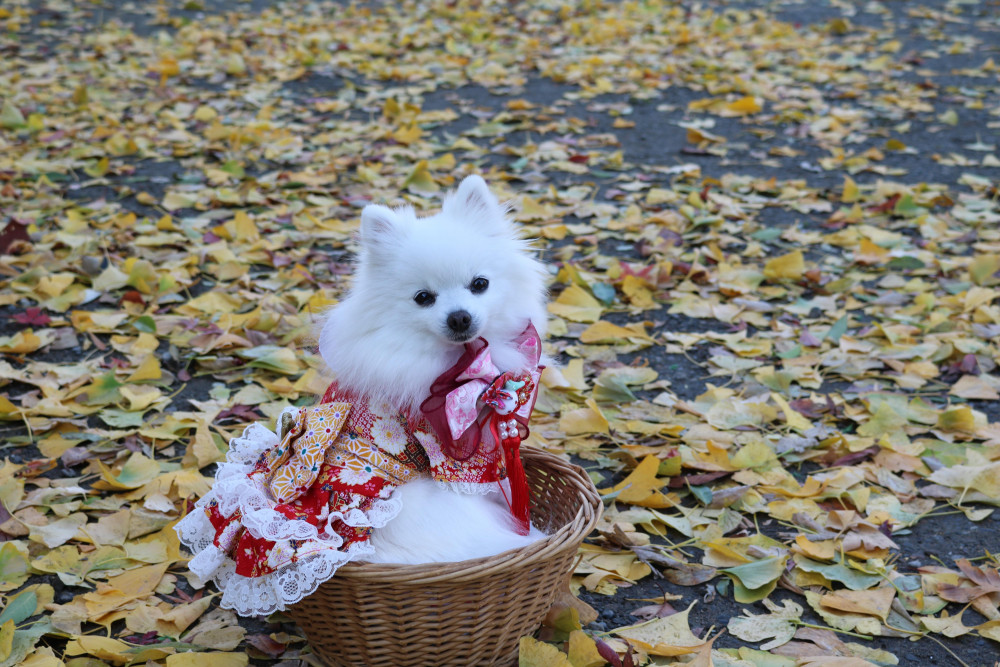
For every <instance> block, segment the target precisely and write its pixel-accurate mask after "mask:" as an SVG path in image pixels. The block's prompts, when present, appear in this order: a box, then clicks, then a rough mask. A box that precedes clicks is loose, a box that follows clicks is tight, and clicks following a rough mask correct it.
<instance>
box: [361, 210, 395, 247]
mask: <svg viewBox="0 0 1000 667" xmlns="http://www.w3.org/2000/svg"><path fill="white" fill-rule="evenodd" d="M398 225H399V217H398V216H397V215H396V212H395V211H393V210H392V209H391V208H388V207H386V206H381V205H379V204H369V205H368V206H365V208H364V210H362V211H361V245H363V246H365V247H366V248H374V247H377V246H380V245H384V244H385V243H386V242H387V241H388V240H389V239H391V238H392V237H394V236H395V235H396V232H397V229H396V228H397V226H398Z"/></svg>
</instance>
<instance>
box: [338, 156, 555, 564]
mask: <svg viewBox="0 0 1000 667" xmlns="http://www.w3.org/2000/svg"><path fill="white" fill-rule="evenodd" d="M544 276H545V269H544V267H543V266H542V265H541V264H540V263H539V262H538V261H537V260H536V259H534V257H533V256H532V253H531V252H530V249H529V248H528V246H527V244H526V243H525V242H524V241H522V240H520V239H519V238H518V236H517V231H516V229H515V228H514V226H513V225H512V223H511V222H510V221H509V220H508V219H507V216H506V210H505V208H504V207H503V206H501V205H500V203H499V202H498V201H497V199H496V197H494V196H493V194H492V193H491V192H490V191H489V188H487V186H486V183H485V182H484V181H483V179H482V178H480V177H479V176H469V177H467V178H466V179H465V180H463V181H462V183H461V184H460V185H459V188H458V191H457V192H455V193H454V194H452V195H450V196H449V197H447V198H446V199H445V202H444V206H443V209H442V211H441V212H440V213H438V214H437V215H433V216H430V217H427V218H421V219H418V218H417V217H416V214H415V213H414V211H413V209H412V208H409V207H407V208H402V209H396V210H393V209H389V208H386V207H384V206H377V205H372V206H367V207H366V208H365V209H364V211H362V213H361V236H360V252H359V254H358V260H357V266H356V270H355V274H354V283H353V285H352V288H351V290H350V293H349V294H348V295H347V296H346V297H345V298H344V300H343V301H341V302H340V303H339V304H338V305H337V306H336V307H335V308H334V309H333V310H332V311H331V312H330V313H329V316H328V317H327V319H326V321H325V323H324V324H323V328H322V331H321V333H320V337H319V349H320V353H321V354H322V356H323V359H324V360H325V361H326V363H327V365H328V366H329V367H330V370H331V371H332V372H333V375H334V377H335V379H336V380H337V382H338V384H339V385H340V386H341V387H343V388H346V389H349V390H351V391H353V392H355V393H357V394H359V395H368V396H372V397H375V398H377V399H383V400H387V401H389V402H390V403H392V404H393V405H396V406H397V407H399V408H400V409H402V410H405V411H410V412H411V413H413V414H417V411H418V410H419V406H420V403H422V402H423V400H424V399H425V398H426V397H427V395H428V391H429V389H430V386H431V383H432V382H433V381H434V380H435V379H436V378H437V377H438V376H439V375H440V374H441V373H442V372H444V371H445V370H447V369H448V368H449V367H451V366H452V365H453V364H454V363H455V362H456V361H457V360H458V357H459V356H460V355H461V353H462V350H463V344H462V343H459V342H455V341H453V340H451V339H450V338H449V331H448V326H447V324H446V320H447V317H448V315H449V313H452V312H454V311H457V310H465V311H467V312H468V313H469V314H470V315H471V316H472V328H473V329H474V332H470V333H474V336H481V337H483V338H485V339H486V340H487V341H488V342H489V344H490V352H491V354H492V358H493V362H494V363H495V364H496V365H497V367H499V368H500V370H502V371H507V370H512V371H513V370H521V369H523V368H525V366H526V361H527V360H525V359H523V358H522V357H521V355H520V354H519V353H518V352H517V351H516V349H515V348H514V346H513V345H512V343H511V341H512V339H513V338H514V337H515V336H517V335H518V334H519V333H521V332H522V331H523V330H524V328H525V326H526V325H527V324H528V322H529V321H530V322H531V323H532V324H533V325H534V327H535V329H536V330H537V331H538V333H539V335H541V336H544V335H545V328H546V310H545V280H544ZM477 277H484V278H486V279H487V280H489V287H488V289H487V290H486V291H485V292H483V293H481V294H474V293H472V291H471V290H470V289H469V286H470V284H471V283H472V281H473V280H474V279H475V278H477ZM421 290H427V291H429V292H433V293H434V294H435V295H436V299H435V302H434V304H433V305H432V306H429V307H421V306H419V305H418V304H417V303H416V302H415V301H414V296H415V295H416V294H417V293H418V292H420V291H421ZM395 493H396V494H397V495H396V496H395V497H399V498H401V499H402V500H403V512H402V514H401V515H400V516H399V517H397V518H396V519H395V520H393V521H391V522H390V523H389V524H388V525H387V526H385V527H384V528H381V529H379V530H377V531H375V534H374V536H373V538H372V544H373V546H375V548H376V552H377V553H376V558H375V559H374V560H377V561H379V562H399V563H420V562H436V561H453V560H462V559H465V558H470V557H478V556H486V555H491V554H494V553H499V552H500V551H505V550H507V549H511V548H515V547H519V546H523V545H524V544H527V543H529V542H531V541H534V540H535V539H537V538H538V536H540V533H538V532H537V531H535V530H534V529H533V531H532V534H531V535H528V536H520V535H517V534H516V533H514V532H513V531H512V530H511V529H510V526H509V518H508V511H507V509H506V505H503V504H502V502H503V501H502V500H500V499H499V498H498V497H497V496H495V495H491V496H478V495H460V494H457V493H455V492H454V491H452V490H450V489H448V488H445V487H443V486H442V485H440V484H435V483H433V482H431V481H430V480H426V481H420V482H416V483H411V484H407V485H406V486H404V487H402V488H400V489H397V490H396V492H395Z"/></svg>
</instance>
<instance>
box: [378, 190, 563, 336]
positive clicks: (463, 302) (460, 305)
mask: <svg viewBox="0 0 1000 667" xmlns="http://www.w3.org/2000/svg"><path fill="white" fill-rule="evenodd" d="M359 260H360V261H359V275H358V281H359V283H362V284H363V289H365V290H366V291H369V292H370V293H371V296H370V298H372V299H374V300H377V301H378V303H377V311H378V313H380V314H382V316H383V317H386V318H389V319H392V320H393V323H392V325H393V326H399V327H401V328H402V329H405V330H408V331H410V332H411V333H412V334H413V335H422V336H432V337H435V338H436V339H438V340H439V341H441V342H444V343H448V344H453V345H462V344H464V343H466V342H468V341H470V340H473V339H475V338H477V337H479V336H484V337H486V338H487V339H490V333H491V332H504V333H505V334H506V332H507V331H508V330H510V329H511V328H512V327H516V326H517V322H518V321H519V322H520V323H521V324H520V326H521V327H523V326H524V321H525V320H526V319H529V318H532V317H533V315H534V313H533V312H528V311H527V309H526V308H525V307H524V304H526V303H532V304H534V303H536V302H537V301H538V299H539V294H540V292H542V291H543V290H541V288H540V281H541V278H540V276H539V268H538V264H537V263H536V262H535V261H534V260H533V259H532V258H531V257H530V256H529V254H528V253H527V252H526V250H525V247H524V244H523V242H521V241H518V240H517V239H516V238H515V234H514V230H513V228H512V226H511V224H510V222H509V221H508V220H507V219H506V217H505V211H504V208H503V207H502V206H501V205H500V204H499V202H497V200H496V198H495V197H494V196H493V194H492V193H491V192H490V191H489V189H488V188H487V186H486V183H485V182H484V181H483V179H482V178H480V177H478V176H470V177H468V178H466V179H465V180H464V181H462V183H461V185H460V186H459V188H458V191H457V192H456V193H455V194H454V195H452V196H451V197H449V198H448V199H447V200H446V201H445V204H444V209H443V210H442V212H441V213H439V214H437V215H434V216H431V217H428V218H422V219H417V218H416V216H415V215H414V214H413V211H412V210H409V209H404V210H395V211H394V210H391V209H388V208H385V207H383V206H368V207H366V208H365V209H364V211H363V212H362V215H361V254H360V257H359ZM373 305H374V304H373ZM373 315H374V313H373ZM384 324H385V323H383V325H384ZM515 333H516V332H515Z"/></svg>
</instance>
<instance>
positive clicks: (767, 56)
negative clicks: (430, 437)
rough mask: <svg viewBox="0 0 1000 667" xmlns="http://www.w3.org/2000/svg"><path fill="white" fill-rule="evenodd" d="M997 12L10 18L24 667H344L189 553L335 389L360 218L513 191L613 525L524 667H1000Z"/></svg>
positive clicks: (103, 11)
mask: <svg viewBox="0 0 1000 667" xmlns="http://www.w3.org/2000/svg"><path fill="white" fill-rule="evenodd" d="M219 4H221V5H226V4H228V3H219ZM797 12H798V13H797ZM799 13H801V16H800V15H799ZM997 25H998V23H997V8H996V7H995V6H992V5H990V6H987V5H983V6H982V7H980V6H979V5H977V4H970V3H966V2H960V1H947V2H945V1H943V0H935V1H933V2H932V1H930V0H927V1H926V2H920V3H896V4H892V5H882V4H880V3H869V4H868V5H866V6H865V7H864V8H863V9H862V8H861V7H860V6H854V5H852V4H851V3H846V4H845V3H839V2H831V3H829V4H825V3H816V7H812V8H808V9H804V8H803V6H802V5H792V6H787V7H786V6H784V5H782V4H780V3H773V4H772V5H768V6H767V7H763V6H761V7H749V6H748V7H742V6H741V8H725V7H723V6H722V5H721V4H720V5H718V6H716V5H713V4H698V3H696V4H672V3H657V2H650V3H641V2H611V1H610V0H607V1H604V0H578V1H576V2H533V3H499V2H487V1H482V2H473V1H468V2H466V1H461V2H445V1H444V0H433V1H429V2H416V1H415V0H405V1H403V2H399V3H386V4H382V3H371V4H370V5H369V4H364V5H351V6H341V5H339V4H331V3H303V2H286V3H280V4H279V5H278V6H277V7H273V8H272V7H269V6H268V5H267V3H264V2H257V1H256V0H255V1H254V2H253V3H251V4H250V5H248V6H247V7H246V8H245V9H241V10H240V11H238V12H232V11H231V10H228V9H227V10H225V11H224V9H222V8H220V7H219V6H217V5H216V4H211V3H208V4H203V3H202V2H201V1H200V0H195V1H194V2H186V3H183V4H182V3H174V2H163V3H157V4H153V3H127V2H110V1H104V2H95V3H67V2H63V1H61V0H48V1H47V2H44V3H41V2H29V1H28V0H12V1H11V2H4V4H3V6H2V7H0V59H2V62H3V63H4V66H3V67H0V95H2V97H0V225H2V227H0V456H2V458H3V464H2V467H0V593H2V595H3V601H4V607H3V610H2V611H0V666H7V665H21V664H23V665H30V666H31V667H53V666H56V665H67V666H74V665H76V666H83V665H88V666H90V665H97V664H107V665H126V664H133V663H139V664H158V665H165V666H166V667H184V666H194V667H197V666H200V665H213V666H215V665H224V666H228V665H233V666H237V665H246V664H248V662H249V661H250V660H251V659H253V660H254V661H255V662H260V663H261V664H266V663H268V662H269V661H272V660H286V661H290V660H296V659H298V657H299V656H300V655H303V654H305V653H306V652H308V646H307V645H306V644H305V643H304V640H303V639H302V637H301V636H299V635H298V634H297V630H296V629H295V628H294V626H291V625H287V624H286V625H282V624H280V621H281V620H282V619H281V618H280V617H275V618H272V619H270V620H269V621H268V622H265V621H263V620H260V619H238V618H236V617H235V615H233V614H232V613H231V612H229V611H226V610H222V609H219V608H218V605H217V602H216V597H217V596H216V595H215V594H214V593H213V590H212V589H211V588H206V589H197V590H196V589H194V588H193V587H192V586H191V582H189V581H188V573H187V570H186V567H185V563H186V560H187V558H188V554H186V553H185V551H184V550H182V549H181V548H180V545H179V544H178V542H177V539H176V537H175V535H174V532H173V528H172V526H173V524H174V523H175V522H176V521H177V520H178V519H179V518H180V516H182V515H183V513H184V512H185V511H186V510H187V509H188V508H189V507H190V506H191V504H192V503H193V502H194V501H195V500H197V499H198V498H199V497H200V496H202V495H203V494H204V493H205V492H206V491H207V489H208V488H209V485H210V483H211V474H212V472H213V467H212V465H213V464H214V463H215V462H217V461H219V460H222V458H224V454H225V450H226V443H227V442H228V440H229V438H231V437H233V436H234V435H236V434H238V433H239V432H241V431H242V429H243V428H244V427H245V426H246V425H247V424H248V423H252V422H255V421H259V420H268V419H272V418H273V417H275V416H276V415H277V414H278V413H279V412H280V411H281V410H282V409H283V408H284V407H286V406H288V405H305V404H309V403H310V402H312V401H313V400H315V396H316V395H317V394H319V393H322V391H323V389H325V386H326V383H327V382H328V380H329V378H328V377H325V375H324V371H323V368H322V364H321V362H320V360H319V358H318V356H317V355H316V353H315V350H314V348H313V343H312V332H313V330H314V328H315V326H316V322H317V318H318V316H319V315H320V314H321V313H322V311H323V310H324V309H325V308H327V307H329V306H330V305H331V304H333V303H335V302H336V300H337V298H338V297H339V296H340V295H341V294H342V293H343V290H344V289H345V288H346V286H347V284H348V280H349V274H350V271H351V267H350V259H351V254H352V251H353V250H354V247H355V246H354V241H353V238H352V234H353V232H354V231H355V230H356V228H357V222H358V213H359V211H360V209H361V208H362V207H363V206H364V205H366V204H368V203H370V202H373V201H375V202H385V203H388V204H403V203H408V204H410V205H413V206H414V207H416V208H417V209H418V210H421V211H431V210H434V209H435V208H436V207H438V206H439V205H440V197H441V195H442V194H443V193H444V192H445V191H446V190H447V189H448V188H450V187H453V186H454V185H455V184H456V183H457V182H458V180H460V179H461V178H462V177H463V176H465V175H467V174H469V173H473V172H477V173H482V174H484V176H486V178H487V180H488V181H489V182H490V183H491V185H492V186H493V187H494V188H495V190H496V191H497V192H498V193H499V194H501V196H502V197H507V198H510V199H511V200H512V201H513V203H514V207H513V210H514V213H513V215H514V216H515V217H516V219H517V220H518V221H519V222H520V223H522V225H523V226H524V228H525V232H526V234H528V235H529V236H532V237H536V238H538V239H539V242H538V246H539V249H540V250H541V251H542V252H543V253H544V256H545V258H546V260H547V261H548V263H549V266H550V267H551V269H552V294H553V297H552V302H551V305H550V313H551V325H550V330H551V334H552V336H551V340H550V341H549V342H548V347H549V350H548V351H549V352H550V353H552V354H553V355H556V356H559V357H560V358H561V360H562V361H563V363H562V365H561V366H560V367H558V368H550V369H548V370H547V371H546V373H545V375H544V376H543V387H542V391H541V394H540V397H539V401H538V404H537V407H536V418H535V421H534V424H533V434H532V442H533V444H535V445H537V446H541V447H545V448H546V449H548V450H550V451H553V452H560V453H565V454H567V455H570V456H573V457H576V460H577V461H580V462H582V463H583V465H585V466H586V467H587V468H588V470H589V471H590V473H591V475H592V476H593V478H594V480H595V482H596V483H597V485H598V487H599V488H600V489H601V493H602V494H603V496H604V498H605V500H606V511H605V514H604V518H603V520H602V522H601V524H600V525H599V526H598V531H597V533H595V534H594V535H593V536H592V538H591V539H590V540H589V541H588V543H587V544H585V545H584V547H583V549H582V552H581V560H580V562H579V563H578V565H577V567H576V571H575V574H574V578H573V589H574V592H575V593H576V594H577V596H578V597H573V596H569V597H567V598H565V599H563V600H560V601H558V602H557V604H556V605H555V606H554V607H553V610H552V612H551V613H550V615H549V617H548V619H547V621H546V624H545V625H544V626H543V628H542V629H541V631H540V632H539V634H538V635H537V637H526V638H524V639H522V643H521V661H522V665H528V666H531V665H539V666H540V665H560V664H562V665H572V666H573V667H582V666H592V667H598V666H599V665H604V664H610V665H619V666H624V665H640V664H658V665H674V664H677V665H680V664H687V665H694V666H695V667H708V666H710V665H713V664H714V665H732V666H734V667H735V666H739V667H747V666H767V667H773V666H780V667H785V666H788V667H792V666H808V665H819V664H822V665H841V666H843V667H856V666H860V665H895V664H913V665H916V664H923V663H921V662H920V661H919V659H916V658H912V657H911V656H913V655H926V654H927V653H928V652H932V653H933V652H935V651H937V653H934V655H940V656H945V657H947V658H948V659H951V658H950V657H949V656H948V653H951V654H952V655H953V656H956V657H958V659H959V660H961V659H962V656H964V657H965V659H966V660H969V661H971V662H976V661H977V660H979V661H980V663H982V664H986V662H985V661H986V656H990V655H992V656H994V657H995V655H996V650H997V648H996V644H997V643H998V642H1000V609H998V606H1000V574H998V569H997V568H998V565H1000V556H998V553H1000V524H998V523H997V518H996V517H995V516H994V515H993V512H994V510H993V508H992V506H995V505H997V504H998V503H1000V371H998V370H997V364H998V362H1000V343H998V341H1000V299H998V297H1000V289H998V288H1000V231H998V228H1000V227H998V224H997V223H998V222H1000V206H998V199H1000V191H998V185H997V175H998V171H997V168H998V167H1000V159H998V157H997V155H998V150H997V146H996V136H997V128H998V127H1000V96H998V89H1000V67H998V65H997V64H996V62H997V59H998V58H1000V52H998V50H997V47H996V44H998V43H1000V39H998V29H997ZM928 525H930V526H931V528H927V526H928ZM942 531H945V532H944V533H942ZM588 603H589V604H588ZM675 605H676V606H675ZM594 607H596V608H597V611H595V609H594ZM900 638H906V639H914V640H915V639H920V640H921V641H920V642H919V643H918V644H915V645H914V644H911V643H909V642H904V641H900ZM894 640H895V641H894ZM977 642H978V643H977ZM917 647H919V648H917ZM914 660H917V662H914ZM980 663H976V664H980ZM963 664H967V663H963Z"/></svg>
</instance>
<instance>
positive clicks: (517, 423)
mask: <svg viewBox="0 0 1000 667" xmlns="http://www.w3.org/2000/svg"><path fill="white" fill-rule="evenodd" d="M514 342H515V344H516V345H517V346H518V349H519V350H520V351H521V352H522V354H523V355H524V357H525V358H526V359H527V360H528V362H529V363H530V365H531V367H530V368H528V369H527V372H526V373H525V374H523V375H521V376H511V375H510V374H508V373H503V374H501V373H500V370H499V369H497V367H496V366H495V365H494V364H493V361H492V359H491V358H490V353H489V343H488V342H487V341H486V340H484V339H483V338H477V339H476V340H474V341H471V342H469V343H466V344H465V351H464V352H463V353H462V356H461V357H460V358H459V360H458V361H457V362H456V363H455V365H454V366H452V367H451V368H449V369H448V370H446V371H445V372H444V373H442V374H441V375H440V376H439V377H438V378H437V379H436V380H435V381H434V383H433V384H432V385H431V392H430V397H428V398H427V399H426V400H425V401H424V402H423V403H422V404H421V405H420V411H421V412H422V413H423V414H424V416H425V417H426V418H427V421H428V423H430V425H431V427H432V428H433V429H434V431H435V433H436V434H437V436H438V439H439V441H440V442H441V451H442V452H443V453H444V454H445V455H446V456H449V457H451V458H453V459H456V460H459V461H464V460H466V459H468V458H469V457H471V456H473V455H474V454H476V453H477V452H478V451H480V448H481V447H482V445H483V435H484V434H483V426H484V424H485V425H487V427H488V428H489V430H490V433H491V434H492V436H493V440H494V441H495V442H496V443H497V444H498V445H500V446H501V447H502V448H503V452H504V457H505V459H506V465H507V478H508V479H509V480H510V485H511V498H510V500H509V504H510V507H511V513H512V514H513V515H514V518H515V520H516V522H517V528H518V532H520V533H521V534H527V532H528V528H529V500H528V495H529V492H528V485H527V479H526V478H525V474H524V467H523V466H522V465H521V457H520V453H519V448H520V444H521V440H522V439H523V438H525V437H527V435H528V419H529V417H530V416H531V410H532V409H533V408H534V405H535V397H536V392H535V391H534V388H535V387H537V385H538V377H539V375H540V373H541V369H542V367H541V366H539V365H538V361H539V359H541V354H542V341H541V339H540V338H539V336H538V332H537V331H535V327H534V326H532V325H531V324H530V323H529V324H528V326H527V327H526V328H525V329H524V331H523V332H521V334H520V335H518V336H517V338H515V339H514ZM518 378H520V379H522V380H526V381H527V382H528V383H530V385H531V386H530V387H528V388H527V392H524V390H523V389H522V392H521V394H522V395H521V396H519V397H518V401H517V403H518V407H517V408H516V409H515V410H514V411H513V412H511V413H509V414H503V415H501V414H499V413H498V412H497V411H496V410H495V409H494V408H493V407H492V406H491V405H481V404H480V403H479V399H480V397H481V396H482V395H483V392H484V391H486V390H487V389H492V390H493V391H494V392H497V391H502V389H503V388H502V386H493V385H495V384H496V383H497V382H499V383H500V385H502V384H503V383H504V382H505V381H506V380H510V379H518ZM522 399H523V400H522ZM484 411H485V414H484ZM483 417H485V419H484V418H483Z"/></svg>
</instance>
